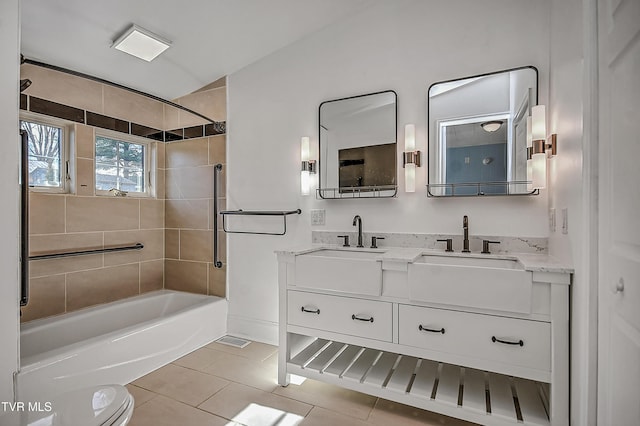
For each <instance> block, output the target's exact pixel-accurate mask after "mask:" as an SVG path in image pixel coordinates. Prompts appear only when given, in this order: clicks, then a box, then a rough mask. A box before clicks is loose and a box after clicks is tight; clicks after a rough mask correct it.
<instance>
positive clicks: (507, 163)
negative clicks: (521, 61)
mask: <svg viewBox="0 0 640 426" xmlns="http://www.w3.org/2000/svg"><path fill="white" fill-rule="evenodd" d="M537 98H538V71H537V70H536V68H534V67H522V68H515V69H511V70H506V71H498V72H494V73H489V74H483V75H478V76H474V77H467V78H463V79H458V80H449V81H443V82H439V83H435V84H433V85H431V87H430V88H429V91H428V109H427V123H428V129H429V130H428V131H429V150H428V155H429V178H428V185H427V187H428V193H427V194H428V196H432V197H451V196H477V195H528V194H537V191H534V190H532V188H531V186H530V184H528V182H527V181H529V180H530V179H528V178H527V117H529V116H530V115H531V107H532V106H534V105H536V104H537Z"/></svg>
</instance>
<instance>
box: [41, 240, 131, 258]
mask: <svg viewBox="0 0 640 426" xmlns="http://www.w3.org/2000/svg"><path fill="white" fill-rule="evenodd" d="M143 248H144V244H142V243H135V244H134V245H132V246H121V247H105V248H101V249H92V250H79V251H67V252H61V253H50V254H39V255H36V256H29V260H44V259H58V258H61V257H72V256H82V255H85V254H100V253H113V252H117V251H128V250H142V249H143Z"/></svg>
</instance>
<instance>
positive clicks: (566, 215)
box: [562, 208, 569, 234]
mask: <svg viewBox="0 0 640 426" xmlns="http://www.w3.org/2000/svg"><path fill="white" fill-rule="evenodd" d="M562 233H563V234H568V233H569V212H568V209H566V208H564V209H562Z"/></svg>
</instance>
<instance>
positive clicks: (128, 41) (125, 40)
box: [111, 24, 171, 62]
mask: <svg viewBox="0 0 640 426" xmlns="http://www.w3.org/2000/svg"><path fill="white" fill-rule="evenodd" d="M170 46H171V42H170V41H169V40H166V39H164V38H162V37H160V36H159V35H157V34H154V33H152V32H151V31H149V30H145V29H144V28H141V27H139V26H137V25H135V24H134V25H132V26H131V27H130V28H129V29H128V30H127V31H125V32H124V34H122V35H121V36H120V37H118V38H117V39H116V40H114V42H113V44H112V45H111V47H114V48H116V49H118V50H120V51H122V52H125V53H128V54H129V55H133V56H135V57H137V58H140V59H144V60H145V61H147V62H151V61H152V60H154V59H155V58H156V57H157V56H158V55H159V54H161V53H162V52H164V51H165V50H167V49H168V48H169V47H170Z"/></svg>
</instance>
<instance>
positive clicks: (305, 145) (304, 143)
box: [300, 136, 309, 161]
mask: <svg viewBox="0 0 640 426" xmlns="http://www.w3.org/2000/svg"><path fill="white" fill-rule="evenodd" d="M300 160H302V161H309V137H308V136H303V137H302V139H301V140H300Z"/></svg>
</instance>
